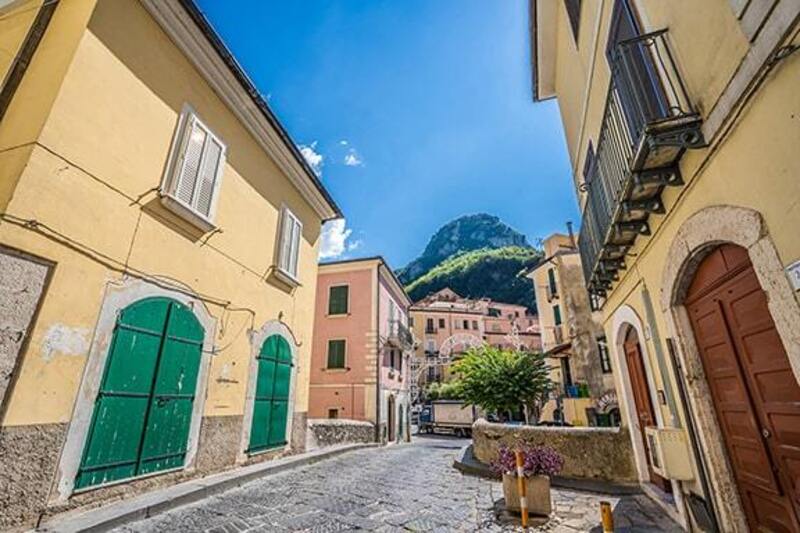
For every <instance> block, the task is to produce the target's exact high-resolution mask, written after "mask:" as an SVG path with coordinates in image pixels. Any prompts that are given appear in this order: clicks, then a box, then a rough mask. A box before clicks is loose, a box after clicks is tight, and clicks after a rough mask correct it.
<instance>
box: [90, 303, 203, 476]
mask: <svg viewBox="0 0 800 533" xmlns="http://www.w3.org/2000/svg"><path fill="white" fill-rule="evenodd" d="M203 337H204V331H203V327H202V326H201V325H200V323H199V322H198V321H197V319H196V318H195V316H194V315H193V314H192V312H191V310H189V308H187V307H186V306H184V305H182V304H180V303H178V302H175V301H172V300H169V299H167V298H147V299H145V300H140V301H139V302H136V303H134V304H132V305H130V306H128V307H127V308H125V309H124V310H123V311H122V312H121V313H120V315H119V317H118V319H117V324H116V327H115V329H114V334H113V337H112V340H111V345H110V346H111V347H110V349H109V354H108V358H107V360H106V366H105V370H104V375H103V380H102V382H101V385H100V390H99V392H98V395H97V399H96V401H95V407H94V412H93V415H92V422H91V425H90V427H89V433H88V438H87V441H86V445H85V448H84V452H83V458H82V460H81V466H80V468H79V469H78V475H77V478H76V480H75V488H76V489H81V488H85V487H90V486H95V485H101V484H104V483H110V482H113V481H117V480H121V479H126V478H131V477H135V476H139V475H144V474H149V473H153V472H158V471H162V470H170V469H174V468H180V467H182V466H183V463H184V459H185V457H186V447H187V442H188V439H189V427H190V425H191V421H192V407H193V405H194V394H195V388H196V386H197V376H198V372H199V369H200V359H201V356H202V348H203Z"/></svg>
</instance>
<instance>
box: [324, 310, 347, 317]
mask: <svg viewBox="0 0 800 533" xmlns="http://www.w3.org/2000/svg"><path fill="white" fill-rule="evenodd" d="M349 316H350V312H349V311H348V312H347V313H336V314H330V313H327V314H326V315H325V318H347V317H349Z"/></svg>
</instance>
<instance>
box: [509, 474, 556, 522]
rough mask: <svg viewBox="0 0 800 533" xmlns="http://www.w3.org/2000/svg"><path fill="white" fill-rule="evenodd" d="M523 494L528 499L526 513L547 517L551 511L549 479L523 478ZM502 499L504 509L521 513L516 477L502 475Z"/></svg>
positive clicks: (546, 477) (540, 477)
mask: <svg viewBox="0 0 800 533" xmlns="http://www.w3.org/2000/svg"><path fill="white" fill-rule="evenodd" d="M525 489H526V490H525V492H526V494H527V499H528V512H529V513H530V514H534V515H542V516H548V515H549V514H550V513H551V512H552V510H553V507H552V504H551V502H550V478H549V477H548V476H530V477H526V478H525ZM503 497H504V498H505V500H506V509H508V510H509V511H514V512H516V513H519V512H521V509H520V506H519V491H518V490H517V476H512V475H509V474H503Z"/></svg>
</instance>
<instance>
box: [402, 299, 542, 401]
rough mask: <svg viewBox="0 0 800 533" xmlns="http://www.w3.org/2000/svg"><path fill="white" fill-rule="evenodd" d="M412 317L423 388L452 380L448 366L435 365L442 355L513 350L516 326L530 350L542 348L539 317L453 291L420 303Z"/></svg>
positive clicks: (414, 306) (417, 303) (524, 309)
mask: <svg viewBox="0 0 800 533" xmlns="http://www.w3.org/2000/svg"><path fill="white" fill-rule="evenodd" d="M410 316H411V323H412V326H414V331H415V333H416V335H417V338H418V343H417V347H416V350H415V357H416V358H417V364H418V365H419V366H420V367H422V370H421V375H420V376H419V378H420V379H419V383H420V385H423V386H424V385H425V384H426V383H430V382H433V381H446V380H447V379H448V378H449V372H448V366H447V365H440V364H435V361H436V360H437V359H438V358H439V357H440V355H441V354H442V353H448V354H450V355H451V356H458V355H459V354H462V353H464V352H465V351H466V350H467V349H468V348H469V347H470V346H472V345H477V344H482V343H486V344H490V345H493V346H500V347H504V348H509V347H511V338H510V334H511V332H512V330H513V329H514V325H516V329H517V334H518V338H519V342H520V343H521V344H522V345H524V346H525V347H526V348H527V349H529V350H533V351H540V350H541V347H542V343H541V335H540V333H539V320H538V317H537V316H536V315H533V314H530V312H529V311H528V310H527V308H526V307H524V306H521V305H514V304H506V303H501V302H494V301H492V300H490V299H488V298H482V299H479V300H473V299H469V298H464V297H462V296H460V295H459V294H457V293H456V292H455V291H453V290H452V289H449V288H444V289H442V290H440V291H438V292H436V293H434V294H431V295H428V296H427V297H425V298H423V299H422V300H420V301H418V302H416V303H415V304H414V305H413V306H411V309H410Z"/></svg>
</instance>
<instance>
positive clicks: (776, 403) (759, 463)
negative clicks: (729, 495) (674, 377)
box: [685, 244, 800, 532]
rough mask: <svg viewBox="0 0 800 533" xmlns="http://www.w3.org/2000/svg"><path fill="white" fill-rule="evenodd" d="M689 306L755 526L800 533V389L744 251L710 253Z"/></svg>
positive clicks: (698, 273) (729, 450)
mask: <svg viewBox="0 0 800 533" xmlns="http://www.w3.org/2000/svg"><path fill="white" fill-rule="evenodd" d="M685 306H686V309H687V312H688V315H689V320H690V322H691V326H692V329H693V331H694V335H695V340H696V343H697V347H698V351H699V354H700V359H701V363H702V366H703V369H704V372H705V376H706V380H707V382H708V386H709V391H710V394H711V399H712V401H713V405H714V409H715V412H716V417H717V421H718V423H719V426H720V428H721V431H722V439H723V441H724V445H725V449H726V451H727V454H728V459H729V462H730V465H731V467H732V470H733V473H734V477H735V481H736V485H737V488H738V491H739V494H740V497H741V499H742V505H743V507H744V510H745V514H746V516H747V521H748V523H749V525H750V528H751V529H753V530H769V531H787V532H798V531H800V430H799V429H798V428H800V386H798V383H797V380H796V378H795V376H794V374H793V372H792V369H791V366H790V364H789V360H788V357H787V355H786V350H785V348H784V345H783V343H782V342H781V339H780V337H779V335H778V332H777V330H776V328H775V324H774V322H773V320H772V316H771V314H770V310H769V308H768V306H767V297H766V294H765V293H764V291H763V290H762V288H761V285H760V284H759V281H758V278H757V277H756V273H755V271H754V269H753V265H752V263H751V261H750V257H749V255H748V253H747V250H745V249H744V248H742V247H740V246H736V245H733V244H724V245H722V246H719V247H717V248H716V249H714V250H713V251H712V252H711V253H710V254H708V255H707V256H706V257H705V258H704V259H703V260H702V262H701V263H700V264H699V266H698V268H697V271H696V273H695V275H694V277H693V279H692V282H691V284H690V285H689V288H688V291H687V293H686V298H685Z"/></svg>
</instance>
